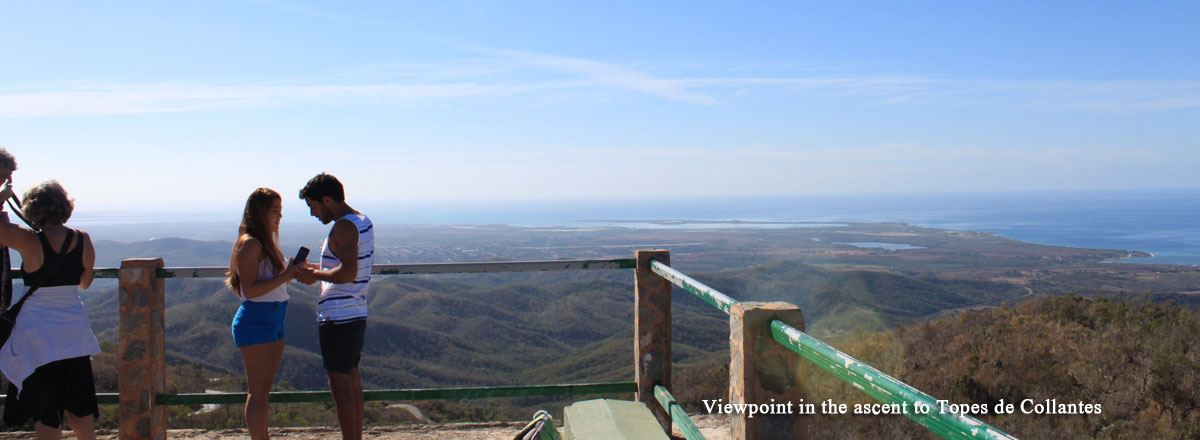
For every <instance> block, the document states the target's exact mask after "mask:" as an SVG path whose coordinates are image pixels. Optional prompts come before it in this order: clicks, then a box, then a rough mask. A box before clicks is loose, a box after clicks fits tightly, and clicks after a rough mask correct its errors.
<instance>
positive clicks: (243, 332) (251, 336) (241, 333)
mask: <svg viewBox="0 0 1200 440" xmlns="http://www.w3.org/2000/svg"><path fill="white" fill-rule="evenodd" d="M286 316H287V301H280V302H254V301H242V305H241V307H238V311H237V315H234V316H233V343H234V344H237V346H238V347H245V346H247V345H256V344H266V343H270V342H275V341H278V340H281V339H286V338H287V331H286V330H287V326H285V325H284V318H285V317H286Z"/></svg>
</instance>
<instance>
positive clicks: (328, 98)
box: [0, 82, 550, 118]
mask: <svg viewBox="0 0 1200 440" xmlns="http://www.w3.org/2000/svg"><path fill="white" fill-rule="evenodd" d="M541 86H542V87H548V86H550V85H549V84H542V85H541ZM535 87H538V85H519V84H518V85H507V84H481V83H468V82H464V83H452V84H376V85H278V84H239V85H205V84H171V83H162V84H131V85H120V84H115V85H114V84H93V83H73V84H71V85H57V86H39V87H34V88H31V89H24V90H14V89H8V90H3V91H0V118H20V117H44V116H71V115H114V114H130V113H167V112H189V111H207V110H223V109H238V108H254V107H277V106H286V105H313V104H316V105H339V104H353V103H371V102H381V101H388V100H392V101H395V100H413V99H423V98H452V97H465V96H479V95H514V94H519V93H525V92H529V91H530V90H532V89H533V88H535Z"/></svg>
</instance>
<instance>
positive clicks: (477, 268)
mask: <svg viewBox="0 0 1200 440" xmlns="http://www.w3.org/2000/svg"><path fill="white" fill-rule="evenodd" d="M636 267H637V259H634V258H610V259H591V260H544V261H500V262H491V261H484V262H477V263H417V264H376V265H375V266H374V267H373V268H372V270H371V273H372V274H375V275H412V274H436V273H499V272H543V271H551V270H608V269H633V268H636ZM119 271H120V269H119V268H116V267H101V268H96V269H93V270H92V273H93V274H94V276H95V278H117V275H118V272H119ZM228 271H229V268H228V267H224V266H204V267H166V268H161V269H158V271H157V272H156V273H155V276H157V277H158V278H224V277H225V276H226V274H225V273H226V272H228ZM11 274H12V277H13V278H14V279H17V278H23V277H24V272H22V271H21V270H20V269H12V272H11Z"/></svg>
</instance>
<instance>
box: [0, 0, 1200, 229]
mask: <svg viewBox="0 0 1200 440" xmlns="http://www.w3.org/2000/svg"><path fill="white" fill-rule="evenodd" d="M1197 5H1200V4H1198V3H1194V2H1142V3H1136V4H1134V3H1128V2H1124V3H1118V2H986V3H985V2H964V1H950V2H812V3H805V2H738V3H734V2H712V3H709V2H595V3H592V4H579V3H574V2H498V1H444V2H411V3H410V2H336V3H335V2H301V1H290V0H289V1H283V0H257V1H179V2H76V3H69V4H68V3H57V2H56V3H47V2H16V1H6V2H4V7H3V13H2V14H0V146H3V147H5V148H7V149H9V150H10V151H11V152H13V153H14V154H16V155H17V158H18V161H19V165H20V170H19V171H18V172H17V174H16V177H15V179H16V187H17V188H18V189H19V190H21V189H24V188H25V187H27V186H29V185H30V184H32V183H34V182H37V181H40V180H44V179H46V178H51V177H54V178H58V179H59V180H60V181H62V182H63V184H64V185H65V186H66V187H67V188H68V190H70V191H71V192H72V195H73V196H74V197H76V198H77V200H78V203H79V206H80V209H83V210H87V209H98V207H99V206H113V205H120V204H129V205H139V204H141V205H146V204H150V203H151V201H152V200H156V199H172V200H175V201H184V202H187V203H198V204H206V203H207V204H220V205H224V204H229V203H232V204H234V205H237V204H240V203H242V201H244V199H245V196H246V195H247V194H248V193H249V192H250V190H251V189H253V188H254V187H257V186H270V187H273V188H276V189H279V190H280V191H281V192H283V193H284V194H285V195H288V196H289V198H290V197H292V196H291V194H294V192H295V191H296V190H297V189H298V188H299V187H300V186H302V185H303V183H304V181H305V180H307V178H308V177H311V176H312V175H313V174H315V173H317V172H320V171H328V172H331V173H333V174H335V175H338V176H339V177H341V178H342V180H343V181H344V182H345V183H346V185H347V187H348V191H349V192H350V198H351V200H355V199H360V200H368V199H369V200H463V199H504V198H516V199H529V198H620V197H674V196H687V197H695V196H737V195H780V194H842V193H846V194H863V193H865V194H879V193H912V192H918V193H919V192H964V191H966V192H970V191H1024V190H1104V189H1115V188H1134V189H1137V188H1198V189H1200V177H1198V176H1200V173H1198V172H1197V170H1200V152H1197V150H1198V149H1200V53H1198V52H1200V50H1198V49H1197V48H1200V26H1197V25H1196V23H1200V6H1197ZM297 203H298V201H297Z"/></svg>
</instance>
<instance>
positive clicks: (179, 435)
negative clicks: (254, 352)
mask: <svg viewBox="0 0 1200 440" xmlns="http://www.w3.org/2000/svg"><path fill="white" fill-rule="evenodd" d="M692 420H693V421H694V422H695V423H696V426H697V427H698V428H700V431H701V433H703V434H704V437H705V438H707V439H708V440H729V425H728V419H727V417H723V416H712V415H697V416H692ZM526 423H528V422H495V423H453V424H445V425H404V426H372V427H368V428H367V429H366V431H365V432H364V433H363V434H364V435H363V437H364V438H369V439H382V440H435V439H462V440H510V439H512V438H513V436H514V435H516V433H517V431H520V430H521V428H522V427H524V426H525V424H526ZM560 423H561V422H560ZM561 429H562V428H561V427H560V428H559V430H560V431H559V432H560V433H561V432H562V431H561ZM64 434H65V435H64V436H63V437H64V438H72V439H73V438H75V436H74V435H72V434H71V433H70V431H66V432H64ZM674 434H675V437H676V438H683V437H682V435H680V434H679V432H678V431H676V432H675V433H674ZM34 438H36V436H35V435H34V434H33V433H32V432H10V433H0V439H4V440H8V439H14V440H15V439H21V440H25V439H34ZM97 438H98V439H101V440H116V439H117V433H116V432H115V431H101V432H97ZM167 438H169V439H187V440H216V439H230V440H248V439H249V438H250V436H249V435H247V434H246V430H244V429H229V430H221V431H207V430H203V429H172V430H169V431H167ZM271 438H280V439H304V440H340V439H341V438H342V437H341V433H340V432H339V431H338V430H337V429H336V428H275V429H272V430H271Z"/></svg>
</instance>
